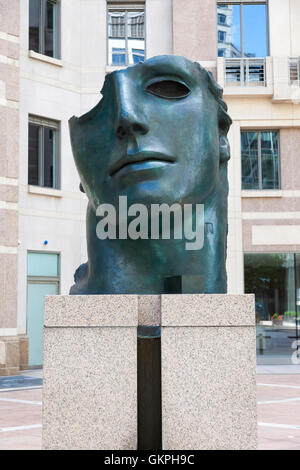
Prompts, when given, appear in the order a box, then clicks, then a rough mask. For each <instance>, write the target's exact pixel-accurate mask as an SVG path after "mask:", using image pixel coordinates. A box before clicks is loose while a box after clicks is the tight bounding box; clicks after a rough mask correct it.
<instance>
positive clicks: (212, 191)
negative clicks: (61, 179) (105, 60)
mask: <svg viewBox="0 0 300 470" xmlns="http://www.w3.org/2000/svg"><path fill="white" fill-rule="evenodd" d="M230 124H231V119H230V117H229V116H228V114H227V106H226V104H225V103H224V101H223V100H222V89H221V88H220V87H219V86H218V85H217V83H216V82H215V80H214V78H213V76H212V75H211V74H210V73H209V72H207V71H206V70H205V69H203V68H202V67H201V66H200V65H199V64H198V63H193V62H191V61H189V60H187V59H185V58H184V57H180V56H157V57H154V58H152V59H149V60H147V61H146V62H144V63H139V64H137V65H135V66H131V67H128V68H127V69H124V70H119V71H115V72H112V73H111V74H109V75H107V76H106V79H105V83H104V86H103V88H102V99H101V100H100V102H99V103H98V104H97V105H96V106H95V107H94V108H93V109H92V110H91V111H89V112H88V113H86V114H85V115H83V116H81V117H80V118H76V117H73V118H72V119H71V120H70V133H71V142H72V149H73V154H74V158H75V162H76V166H77V169H78V172H79V175H80V180H81V188H82V190H83V191H84V192H85V193H86V195H87V197H88V199H89V204H88V211H87V244H88V263H86V264H85V265H82V266H81V267H80V268H79V270H77V273H76V274H75V281H76V283H75V285H74V286H73V287H72V288H71V292H70V293H71V294H85V293H86V294H108V293H111V294H113V293H114V294H117V293H129V294H160V293H162V292H163V289H164V288H163V285H164V279H165V278H166V277H170V276H176V275H181V274H200V275H202V276H203V277H204V292H207V293H222V292H226V269H225V261H226V240H227V196H228V181H227V161H228V159H229V157H230V153H229V145H228V140H227V132H228V129H229V127H230ZM120 196H123V197H124V196H126V198H127V203H128V206H130V205H132V204H137V203H138V204H143V205H144V206H145V207H147V208H150V206H151V205H153V204H167V205H169V206H170V205H172V204H174V203H176V204H178V205H179V206H181V207H184V205H185V204H203V205H204V222H205V233H204V244H203V248H202V249H201V250H198V251H197V250H192V251H188V250H186V249H185V243H184V242H185V240H183V239H182V240H179V239H173V240H171V239H170V240H165V239H149V238H148V239H143V238H142V237H141V238H139V239H135V240H133V239H128V238H127V239H124V238H123V239H122V238H121V239H120V238H117V239H113V240H112V239H105V240H104V239H103V240H100V239H99V238H98V237H97V235H96V227H97V222H98V220H99V218H98V219H97V214H96V212H97V208H98V207H99V206H100V205H101V204H110V205H112V206H114V207H116V208H118V207H119V201H120V199H119V198H120ZM191 217H192V219H193V222H194V223H197V220H195V217H194V215H192V216H191ZM116 223H117V224H118V223H119V222H118V221H117V222H116ZM149 224H150V225H151V221H149Z"/></svg>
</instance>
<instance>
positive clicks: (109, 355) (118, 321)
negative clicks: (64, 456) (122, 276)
mask: <svg viewBox="0 0 300 470" xmlns="http://www.w3.org/2000/svg"><path fill="white" fill-rule="evenodd" d="M83 297H84V299H83ZM137 305H138V304H137V296H75V295H74V296H48V297H46V299H45V328H44V387H43V448H44V449H76V450H81V449H105V450H110V449H111V450H132V449H135V448H136V443H137V429H136V422H137V377H136V375H137V374H136V364H137V335H136V328H137V322H138V309H137Z"/></svg>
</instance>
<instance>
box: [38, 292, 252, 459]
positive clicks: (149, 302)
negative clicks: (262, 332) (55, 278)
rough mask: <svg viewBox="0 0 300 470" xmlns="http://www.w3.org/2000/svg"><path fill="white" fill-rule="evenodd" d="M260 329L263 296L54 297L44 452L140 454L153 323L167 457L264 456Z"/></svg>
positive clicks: (49, 307)
mask: <svg viewBox="0 0 300 470" xmlns="http://www.w3.org/2000/svg"><path fill="white" fill-rule="evenodd" d="M254 321H255V315H254V296H253V295H207V294H175V295H161V296H137V295H104V296H49V297H47V298H46V302H45V329H44V391H43V446H44V449H105V450H119V449H121V450H133V449H136V446H137V434H138V433H137V423H138V417H137V403H138V397H137V363H138V361H137V326H138V325H144V326H150V325H153V324H154V325H159V326H161V383H162V386H161V402H162V448H163V449H164V450H172V449H175V450H177V449H182V450H184V449H255V448H256V391H255V370H256V356H255V347H256V346H255V324H254ZM141 377H142V376H140V378H141ZM141 389H142V388H141V384H139V390H141ZM150 398H151V397H150ZM140 426H141V423H140Z"/></svg>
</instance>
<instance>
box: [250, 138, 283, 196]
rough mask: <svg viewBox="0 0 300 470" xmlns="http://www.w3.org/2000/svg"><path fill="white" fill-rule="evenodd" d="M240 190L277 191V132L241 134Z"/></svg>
mask: <svg viewBox="0 0 300 470" xmlns="http://www.w3.org/2000/svg"><path fill="white" fill-rule="evenodd" d="M241 153H242V189H279V143H278V132H277V131H259V132H254V131H243V132H242V133H241Z"/></svg>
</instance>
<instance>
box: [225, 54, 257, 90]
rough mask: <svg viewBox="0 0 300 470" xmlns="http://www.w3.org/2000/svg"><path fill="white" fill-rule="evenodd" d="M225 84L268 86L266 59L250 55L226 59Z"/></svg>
mask: <svg viewBox="0 0 300 470" xmlns="http://www.w3.org/2000/svg"><path fill="white" fill-rule="evenodd" d="M224 67H225V70H224V74H225V86H241V87H248V86H266V60H265V59H256V58H248V57H237V58H230V59H225V61H224Z"/></svg>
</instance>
